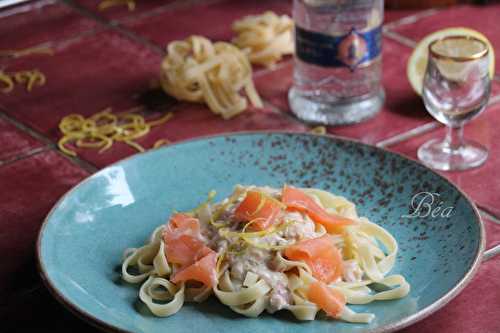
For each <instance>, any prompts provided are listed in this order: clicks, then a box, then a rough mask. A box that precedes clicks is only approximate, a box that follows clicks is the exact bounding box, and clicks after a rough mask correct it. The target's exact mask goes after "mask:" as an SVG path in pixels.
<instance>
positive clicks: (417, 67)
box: [406, 27, 495, 95]
mask: <svg viewBox="0 0 500 333" xmlns="http://www.w3.org/2000/svg"><path fill="white" fill-rule="evenodd" d="M456 35H460V36H464V35H465V36H472V37H475V38H478V39H480V40H482V41H484V42H485V43H486V44H487V45H488V48H489V53H488V57H489V73H490V77H491V78H493V75H494V74H495V52H494V49H493V46H492V45H491V43H490V41H489V40H488V38H486V36H484V35H483V34H482V33H480V32H479V31H476V30H472V29H469V28H464V27H454V28H446V29H443V30H438V31H435V32H433V33H431V34H429V35H427V36H425V37H424V38H422V40H420V42H419V43H418V44H417V46H415V49H413V52H412V54H411V56H410V58H409V59H408V64H407V65H406V75H407V76H408V80H409V81H410V84H411V86H412V88H413V90H415V92H416V93H417V94H418V95H421V93H422V84H423V82H424V75H425V70H426V67H427V59H428V47H429V44H430V43H432V42H433V41H434V40H436V39H440V38H444V37H448V36H456Z"/></svg>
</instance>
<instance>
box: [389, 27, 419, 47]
mask: <svg viewBox="0 0 500 333" xmlns="http://www.w3.org/2000/svg"><path fill="white" fill-rule="evenodd" d="M384 36H385V37H388V38H390V39H392V40H395V41H397V42H399V43H401V44H403V45H405V46H408V47H411V48H414V47H415V46H416V45H417V42H415V41H414V40H413V39H411V38H408V37H404V36H402V35H400V34H398V33H397V32H393V31H390V30H385V31H384Z"/></svg>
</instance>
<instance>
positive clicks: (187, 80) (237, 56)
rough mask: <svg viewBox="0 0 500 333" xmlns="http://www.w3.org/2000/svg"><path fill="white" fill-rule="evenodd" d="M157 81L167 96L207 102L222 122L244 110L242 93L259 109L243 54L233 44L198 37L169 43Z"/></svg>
mask: <svg viewBox="0 0 500 333" xmlns="http://www.w3.org/2000/svg"><path fill="white" fill-rule="evenodd" d="M167 52H168V54H167V56H166V57H165V59H164V60H163V63H162V65H161V76H160V82H161V85H162V87H163V89H164V90H165V92H166V93H168V94H169V95H171V96H173V97H175V98H177V99H179V100H182V101H189V102H199V103H206V104H207V105H208V107H209V108H210V110H212V111H213V112H214V113H216V114H219V115H221V116H222V117H223V118H224V119H228V118H231V117H233V116H235V115H237V114H239V113H240V112H243V111H244V110H245V109H246V108H247V100H246V99H245V98H244V97H243V96H242V95H240V91H241V90H244V91H245V93H246V95H247V97H248V99H249V100H250V102H251V103H252V105H253V106H255V107H262V101H261V99H260V97H259V95H258V94H257V92H256V90H255V87H254V85H253V81H252V67H251V65H250V63H249V62H248V59H247V58H246V56H245V54H244V53H243V52H242V51H240V50H239V49H238V48H237V47H235V46H234V45H232V44H229V43H224V42H217V43H212V42H211V41H210V40H208V39H206V38H205V37H201V36H191V37H189V38H188V39H186V40H183V41H174V42H171V43H170V44H168V47H167Z"/></svg>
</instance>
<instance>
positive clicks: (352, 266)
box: [199, 186, 362, 313]
mask: <svg viewBox="0 0 500 333" xmlns="http://www.w3.org/2000/svg"><path fill="white" fill-rule="evenodd" d="M248 190H258V191H261V192H264V193H266V194H267V195H269V196H272V197H274V198H275V199H277V200H281V190H279V189H273V188H271V187H256V186H249V187H242V186H237V187H236V189H235V193H236V194H235V196H234V197H233V198H232V200H233V201H232V203H231V204H229V205H227V207H225V209H224V211H223V212H222V214H220V216H218V219H217V221H215V222H216V223H223V224H226V225H227V227H224V228H223V229H225V230H226V231H235V232H241V229H242V223H237V222H238V221H236V220H235V219H234V211H235V209H236V207H238V205H239V204H240V202H241V201H242V200H243V199H244V197H245V193H246V191H248ZM227 202H228V199H225V200H224V201H222V202H221V204H225V203H227ZM218 207H220V206H217V207H210V205H208V206H207V207H205V208H204V209H203V210H202V211H200V213H199V215H200V222H202V223H201V224H202V225H204V227H203V228H202V234H203V235H204V236H205V237H207V238H208V239H209V244H210V247H211V248H212V249H214V250H216V251H217V252H218V253H223V252H224V253H226V259H227V260H228V264H229V270H230V271H229V273H230V277H231V280H232V282H233V284H234V286H235V287H236V288H243V281H244V280H245V277H246V275H247V273H248V272H252V273H254V274H256V275H258V276H259V278H260V279H262V280H264V281H265V282H266V283H267V284H268V285H269V286H270V287H271V291H270V292H269V294H268V295H267V296H268V297H269V301H268V304H267V307H266V310H267V311H268V312H270V313H273V312H275V311H278V310H280V309H283V308H285V307H286V306H287V305H290V304H291V302H292V299H291V298H292V297H291V294H290V291H289V289H288V278H287V276H286V274H285V273H283V271H284V270H285V269H286V267H280V266H282V265H280V260H279V259H278V257H277V255H276V254H277V252H276V251H275V250H272V249H265V248H259V247H256V246H253V245H251V244H246V246H245V247H244V248H241V246H240V245H239V244H241V239H239V238H238V236H234V235H233V236H231V235H230V234H225V235H222V234H221V232H220V230H218V229H217V228H215V227H214V226H212V225H211V224H210V219H211V217H212V214H213V212H214V211H215V210H216V209H218ZM279 218H280V219H281V220H282V221H284V223H287V224H286V227H284V228H281V229H279V231H278V232H274V233H270V234H269V235H263V236H262V237H255V238H252V242H254V243H255V244H258V245H259V246H261V245H262V246H264V247H270V246H283V245H291V244H294V243H296V242H297V241H300V240H304V239H312V238H317V237H320V236H321V235H322V234H323V233H324V230H323V231H321V230H320V231H318V228H317V226H316V224H315V223H314V222H313V221H312V220H311V219H310V218H309V217H308V216H307V215H305V214H302V213H300V212H284V213H283V214H282V215H281V216H280V217H279ZM228 222H229V223H228ZM221 230H222V229H221ZM356 266H357V265H356V263H355V262H354V263H349V262H346V264H345V269H344V274H345V276H344V279H346V280H347V279H349V280H351V281H359V279H360V278H361V276H360V275H359V274H360V272H361V269H360V268H359V267H356ZM361 274H362V272H361Z"/></svg>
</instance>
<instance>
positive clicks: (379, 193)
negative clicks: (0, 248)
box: [38, 133, 484, 333]
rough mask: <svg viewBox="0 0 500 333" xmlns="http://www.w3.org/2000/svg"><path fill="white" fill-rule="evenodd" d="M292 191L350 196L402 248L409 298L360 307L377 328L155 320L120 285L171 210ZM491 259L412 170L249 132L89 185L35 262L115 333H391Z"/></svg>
mask: <svg viewBox="0 0 500 333" xmlns="http://www.w3.org/2000/svg"><path fill="white" fill-rule="evenodd" d="M284 183H287V184H292V185H295V186H303V187H317V188H322V189H325V190H328V191H331V192H333V193H336V194H340V195H343V196H345V197H347V198H348V199H350V200H352V201H353V202H354V203H356V205H357V209H358V213H359V214H360V215H361V216H367V217H368V218H369V219H370V220H372V221H374V222H376V223H378V224H380V225H381V226H383V227H384V228H386V229H388V230H389V231H390V232H391V233H392V234H393V235H394V236H395V238H396V239H397V240H398V243H399V245H400V252H399V254H398V257H397V260H396V264H395V267H394V269H393V271H392V272H393V273H397V274H403V275H404V276H405V277H406V279H407V280H408V281H409V283H410V284H411V292H410V294H409V295H408V296H407V297H405V298H403V299H400V300H392V301H378V302H373V303H371V304H367V305H363V306H352V308H353V309H354V310H355V311H363V312H372V313H374V314H375V315H376V319H375V320H374V321H373V322H372V323H371V324H369V325H363V324H351V323H344V322H340V321H336V320H329V319H326V318H325V317H320V318H318V320H315V321H312V322H299V321H297V320H295V319H293V317H292V316H291V314H290V313H288V312H286V311H279V312H278V313H276V314H274V315H269V314H264V315H262V316H261V317H259V318H258V319H250V318H245V317H242V316H240V315H238V314H236V313H234V312H232V311H231V310H230V309H229V308H227V307H226V306H224V305H222V304H220V303H218V301H217V300H216V299H215V298H210V299H209V300H208V301H206V302H205V303H201V304H192V303H188V304H185V305H184V307H183V308H182V309H181V310H180V311H179V312H178V313H177V314H176V315H174V316H172V317H169V318H156V317H154V316H152V315H151V314H150V313H149V312H148V311H147V309H145V308H144V307H143V306H142V305H141V303H140V302H139V301H138V298H137V294H138V287H137V286H133V285H128V284H125V283H122V282H121V280H120V273H119V270H117V267H118V268H119V265H120V259H121V256H122V253H123V250H124V249H125V248H127V247H138V246H141V245H143V244H144V242H145V240H146V239H147V238H148V236H149V234H150V233H151V232H152V231H153V229H154V228H155V227H156V226H158V225H160V224H162V223H165V221H166V220H167V217H168V216H169V215H170V214H171V213H172V211H173V210H178V211H183V210H189V209H191V208H193V207H195V206H196V205H197V204H198V203H199V202H201V201H202V200H204V198H205V197H206V194H207V192H208V191H209V190H212V189H215V190H216V191H217V193H218V198H217V199H221V198H223V197H225V196H228V195H229V194H230V193H231V191H232V189H233V186H234V185H235V184H257V185H270V186H275V187H280V186H282V185H283V184H284ZM422 192H427V193H434V195H433V196H432V198H434V201H433V202H432V203H431V202H430V198H431V197H430V196H429V195H426V194H425V193H424V194H420V195H418V196H417V197H416V198H417V199H415V195H416V194H418V193H422ZM424 197H426V198H427V199H425V200H427V201H424V199H422V198H424ZM419 203H421V205H420V206H419V205H418V204H419ZM419 207H420V208H419ZM415 215H418V216H417V217H415ZM412 216H413V217H412ZM483 248H484V229H483V225H482V222H481V219H480V217H479V214H478V212H477V209H476V208H475V206H474V204H472V203H471V201H470V200H469V199H468V198H467V197H466V196H465V195H464V194H463V193H461V192H460V191H459V190H458V189H457V188H456V187H455V186H454V185H453V184H451V183H450V182H449V181H447V180H446V179H445V178H443V177H441V176H440V175H438V174H436V173H435V172H433V171H431V170H429V169H427V168H425V167H423V166H422V165H420V164H418V163H416V162H414V161H411V160H408V159H406V158H404V157H402V156H400V155H397V154H394V153H391V152H388V151H385V150H382V149H378V148H375V147H372V146H368V145H364V144H361V143H358V142H354V141H348V140H343V139H338V138H333V137H327V136H317V135H311V134H293V133H242V134H233V135H225V136H215V137H208V138H203V139H196V140H191V141H187V142H183V143H179V144H175V145H172V146H168V147H165V148H162V149H158V150H155V151H150V152H147V153H144V154H140V155H136V156H134V157H132V158H129V159H126V160H124V161H121V162H119V163H116V164H114V165H112V166H109V167H107V168H105V169H103V170H101V171H99V172H97V173H96V174H94V175H92V176H90V177H89V178H87V179H86V180H84V181H83V182H82V183H81V184H80V185H78V186H77V187H75V188H74V189H73V190H71V191H70V192H69V193H68V194H66V195H65V196H64V197H63V198H62V199H61V200H60V201H59V203H58V204H57V205H56V206H55V207H54V208H53V210H52V211H51V212H50V214H49V215H48V217H47V219H46V221H45V223H44V225H43V227H42V229H41V231H40V235H39V239H38V260H39V268H40V272H41V274H42V277H43V279H44V281H45V283H46V285H47V287H48V288H49V290H50V291H51V292H52V293H53V295H54V296H55V297H56V298H57V299H58V300H59V301H61V302H62V303H63V304H64V305H66V306H67V307H68V308H69V309H70V310H71V311H72V312H73V313H75V314H77V315H78V316H80V317H81V318H83V319H85V320H88V321H89V322H90V323H92V324H94V325H96V326H97V327H99V328H102V329H104V330H107V331H112V332H116V331H118V332H148V333H155V332H158V333H159V332H162V333H163V332H176V333H183V332H206V333H210V332H231V333H234V332H238V333H244V332H251V333H260V332H262V333H264V332H266V333H267V332H274V333H277V332H297V333H302V332H304V333H305V332H314V333H322V332H336V333H347V332H349V333H352V332H389V331H394V330H396V329H399V328H402V327H405V326H408V325H410V324H411V323H414V322H416V321H418V320H420V319H422V318H424V317H426V316H427V315H429V314H430V313H432V312H434V311H436V310H437V309H438V308H440V307H441V306H443V305H444V304H446V303H447V302H448V301H450V300H451V299H452V298H453V297H454V296H455V295H456V294H457V293H458V292H459V291H460V290H461V289H462V288H463V287H464V286H465V285H466V284H467V283H468V282H469V281H470V279H471V278H472V276H473V275H474V273H475V272H476V270H477V267H478V266H479V263H480V258H481V256H482V253H483Z"/></svg>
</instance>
